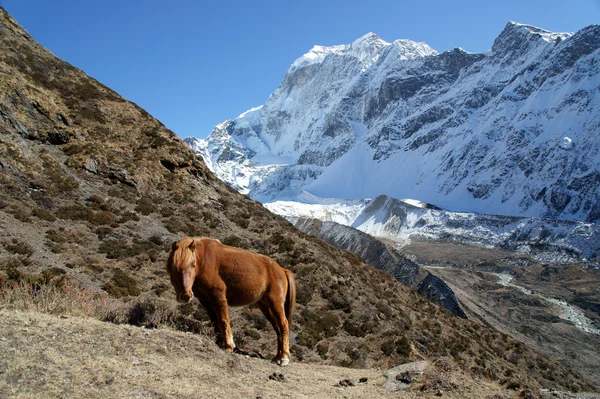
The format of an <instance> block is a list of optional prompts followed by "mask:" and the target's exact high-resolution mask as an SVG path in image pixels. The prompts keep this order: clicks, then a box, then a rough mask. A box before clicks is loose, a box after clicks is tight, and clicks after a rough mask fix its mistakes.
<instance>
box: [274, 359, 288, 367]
mask: <svg viewBox="0 0 600 399" xmlns="http://www.w3.org/2000/svg"><path fill="white" fill-rule="evenodd" d="M275 363H277V364H278V365H280V366H281V367H285V366H287V365H288V364H290V359H280V360H277V361H276V362H275Z"/></svg>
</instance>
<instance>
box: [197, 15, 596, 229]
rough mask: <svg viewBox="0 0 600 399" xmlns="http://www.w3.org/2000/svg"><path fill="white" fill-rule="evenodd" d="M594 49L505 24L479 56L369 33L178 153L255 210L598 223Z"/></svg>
mask: <svg viewBox="0 0 600 399" xmlns="http://www.w3.org/2000/svg"><path fill="white" fill-rule="evenodd" d="M599 48H600V26H598V25H593V26H588V27H586V28H584V29H582V30H580V31H578V32H576V33H573V34H571V33H552V32H548V31H545V30H543V29H539V28H535V27H532V26H528V25H522V24H518V23H514V22H510V23H508V24H507V25H506V27H505V28H504V30H503V31H502V32H501V33H500V35H499V36H498V37H497V39H496V40H495V41H494V43H493V46H492V50H491V51H490V52H489V53H485V54H471V53H468V52H466V51H464V50H462V49H459V48H457V49H454V50H450V51H446V52H443V53H441V54H439V53H437V52H436V51H435V50H433V49H431V48H430V47H429V46H427V45H426V44H424V43H416V42H412V41H410V40H398V41H395V42H393V43H387V42H385V41H383V40H382V39H380V38H378V37H377V36H376V35H374V34H368V35H366V36H364V37H363V38H360V39H358V40H357V41H355V42H354V43H352V44H350V45H343V46H334V47H320V46H316V47H315V48H313V49H312V50H311V51H310V52H308V53H307V54H305V55H304V56H302V57H300V58H299V59H298V60H297V61H296V62H294V64H293V65H292V66H291V67H290V69H289V70H288V73H287V74H286V76H285V77H284V79H283V81H282V83H281V84H280V86H279V87H278V88H277V89H276V90H275V92H274V93H273V94H272V95H271V96H270V97H269V99H268V100H267V102H266V103H265V104H264V105H262V106H260V107H258V108H255V109H252V110H250V111H248V112H246V113H244V114H242V115H240V116H239V117H238V118H236V119H234V120H229V121H226V122H223V123H222V124H220V125H218V126H217V127H216V128H215V129H214V130H213V132H212V133H211V134H210V136H209V137H208V138H207V139H206V140H195V139H188V140H187V142H188V144H190V145H191V146H192V147H194V148H195V149H196V150H197V151H198V152H199V153H200V154H202V156H203V157H204V158H205V160H206V162H207V164H208V166H209V167H210V168H211V169H212V170H213V171H215V172H216V173H217V174H218V175H219V177H220V178H221V179H223V180H224V181H226V182H227V183H228V184H230V185H231V186H233V187H234V188H236V189H238V190H240V191H242V192H243V193H246V194H249V195H250V196H251V197H253V198H255V199H258V200H259V201H261V202H265V201H271V200H273V199H295V198H297V197H298V195H300V194H301V193H302V192H303V191H307V192H309V193H311V194H314V195H317V196H320V197H327V198H374V197H375V196H377V195H380V194H386V195H389V196H392V197H395V198H416V199H419V200H422V201H425V202H429V203H434V204H437V205H439V206H442V207H444V208H446V209H451V210H470V211H475V212H480V213H493V214H502V215H512V216H536V217H547V218H561V219H570V220H579V221H587V222H598V221H600V167H599V165H600V142H599V141H598V140H597V132H598V129H599V128H600V112H599V111H600V95H599V93H600V90H599V87H600V86H599V82H600V66H599V65H600V62H599V61H600V50H599ZM565 143H568V145H565ZM399 171H402V172H401V173H399Z"/></svg>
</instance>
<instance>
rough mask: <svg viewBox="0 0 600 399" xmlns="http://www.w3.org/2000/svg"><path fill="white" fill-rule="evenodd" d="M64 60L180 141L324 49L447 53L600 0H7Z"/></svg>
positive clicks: (245, 104) (555, 26) (566, 16)
mask: <svg viewBox="0 0 600 399" xmlns="http://www.w3.org/2000/svg"><path fill="white" fill-rule="evenodd" d="M0 5H1V6H3V7H4V8H5V9H6V10H7V11H8V12H9V13H10V14H11V15H12V16H13V17H14V18H15V19H16V20H17V21H18V22H19V23H20V24H21V25H22V26H24V27H25V29H27V31H28V32H29V33H30V34H31V35H32V36H33V37H34V38H35V39H36V40H37V41H38V42H40V43H41V44H42V45H43V46H45V47H46V48H48V49H49V50H50V51H52V52H53V53H54V54H55V55H56V56H58V57H60V58H62V59H63V60H65V61H67V62H69V63H71V64H73V65H74V66H76V67H78V68H80V69H82V70H84V71H85V72H86V73H87V74H88V75H90V76H92V77H94V78H96V79H97V80H99V81H100V82H102V83H104V84H105V85H107V86H109V87H111V88H112V89H113V90H115V91H117V92H118V93H120V94H121V95H123V96H124V97H126V98H127V99H129V100H131V101H134V102H136V103H137V104H138V105H140V106H141V107H142V108H144V109H146V110H147V111H148V112H150V113H151V114H152V115H153V116H155V117H156V118H158V119H159V120H160V121H161V122H163V123H164V124H165V125H166V126H167V127H169V128H170V129H172V130H173V131H174V132H175V133H177V134H178V135H179V136H180V137H182V138H183V137H187V136H196V137H205V136H206V135H208V133H210V131H211V130H212V128H213V127H214V126H215V125H216V124H218V123H220V122H222V121H224V120H226V119H232V118H235V117H237V116H238V115H239V114H241V113H242V112H244V111H246V110H248V109H250V108H252V107H255V106H258V105H260V104H262V103H264V102H265V101H266V100H267V98H268V96H269V94H271V93H272V92H273V91H274V90H275V88H276V87H277V86H278V85H279V83H280V82H281V80H282V79H283V76H284V75H285V73H286V71H287V69H288V68H289V66H290V65H291V63H292V62H293V61H294V60H295V59H296V58H298V57H300V56H301V55H302V54H304V53H306V52H307V51H308V50H310V49H311V48H312V46H313V45H315V44H319V45H325V46H329V45H335V44H348V43H351V42H352V41H354V40H355V39H357V38H358V37H360V36H362V35H364V34H366V33H368V32H374V33H376V34H378V35H379V36H380V37H381V38H382V39H384V40H386V41H388V42H391V41H394V40H396V39H411V40H415V41H424V42H426V43H427V44H429V45H430V46H431V47H433V48H434V49H436V50H438V51H440V52H441V51H444V50H448V49H452V48H454V47H462V48H464V49H465V50H467V51H471V52H482V51H486V50H488V49H489V48H491V46H492V43H493V41H494V39H495V38H496V36H497V35H498V34H499V33H500V32H501V31H502V29H503V28H504V26H505V25H506V23H507V22H508V21H509V20H512V21H516V22H521V23H526V24H531V25H535V26H538V27H540V28H544V29H548V30H551V31H556V32H572V31H577V30H579V29H581V28H583V27H584V26H587V25H590V24H594V23H596V24H598V23H600V0H571V1H565V0H561V1H557V0H545V1H538V0H518V1H515V0H503V1H486V0H477V1H475V0H473V1H471V0H464V1H461V0H456V1H448V0H443V1H442V0H439V1H438V0H429V1H423V0H412V1H401V0H362V1H354V0H345V1H338V0H331V1H328V0H319V1H314V0H302V1H286V0H272V1H263V0H254V1H244V0H240V1H231V0H213V1H203V0H198V1H192V0H172V1H158V0H103V1H93V0H0Z"/></svg>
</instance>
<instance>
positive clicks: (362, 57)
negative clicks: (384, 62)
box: [347, 32, 390, 69]
mask: <svg viewBox="0 0 600 399" xmlns="http://www.w3.org/2000/svg"><path fill="white" fill-rule="evenodd" d="M389 45H390V43H388V42H386V41H385V40H383V39H381V38H380V37H379V36H377V35H376V34H374V33H371V32H370V33H367V34H366V35H364V36H363V37H361V38H359V39H356V40H355V41H354V42H352V44H350V46H349V47H348V49H347V54H349V55H352V56H354V57H356V58H358V60H359V61H360V62H361V64H363V67H364V68H365V69H366V68H369V67H370V66H371V65H373V64H374V63H375V62H377V60H378V59H379V56H380V55H381V53H382V51H383V49H384V48H386V47H387V46H389Z"/></svg>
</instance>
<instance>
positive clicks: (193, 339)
mask: <svg viewBox="0 0 600 399" xmlns="http://www.w3.org/2000/svg"><path fill="white" fill-rule="evenodd" d="M424 375H425V374H424ZM438 377H439V376H436V377H434V378H433V379H437V378H438ZM427 378H429V379H432V374H431V373H429V377H427ZM361 379H362V381H365V382H361ZM385 380H386V378H385V376H384V370H375V369H370V370H361V369H348V368H342V367H332V366H323V365H318V364H310V363H298V362H292V363H291V364H290V365H289V366H287V367H285V368H282V367H279V366H276V365H274V364H273V363H271V362H269V361H268V360H263V359H256V358H250V357H246V356H242V355H237V354H229V353H226V352H224V351H222V350H220V349H219V348H217V347H216V345H215V344H213V343H212V342H211V341H210V340H209V339H208V338H207V337H204V336H200V335H194V334H190V333H181V332H177V331H173V330H169V329H159V330H148V329H143V328H138V327H132V326H128V325H114V324H110V323H104V322H100V321H96V320H94V319H88V318H78V317H72V316H68V317H67V316H53V315H47V314H41V313H36V312H29V311H17V310H7V309H2V310H0V397H2V398H75V397H86V398H171V397H173V398H174V397H177V398H253V399H255V398H264V399H266V398H275V397H278V398H279V397H287V398H317V397H318V398H377V397H393V398H427V397H440V396H441V397H445V398H456V399H458V398H510V397H516V396H517V394H518V393H517V392H516V391H507V390H506V389H505V388H502V387H500V386H499V385H496V384H492V383H489V382H487V381H483V380H477V381H475V380H472V379H471V378H469V377H467V376H465V375H462V373H460V372H455V373H454V374H452V375H447V376H445V377H443V378H439V380H440V381H441V385H440V386H439V389H429V390H427V391H425V392H421V391H420V389H419V388H418V386H419V385H421V384H420V383H419V382H418V381H419V378H418V377H417V378H416V379H415V381H416V382H415V383H414V384H413V385H414V386H413V387H412V388H411V390H409V391H407V392H390V391H389V390H387V389H386V388H385V387H384V383H385ZM444 381H445V383H444ZM444 385H446V386H452V389H451V390H448V389H447V388H446V389H444ZM428 386H429V387H432V384H431V381H429V385H428ZM434 388H435V387H434Z"/></svg>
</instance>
